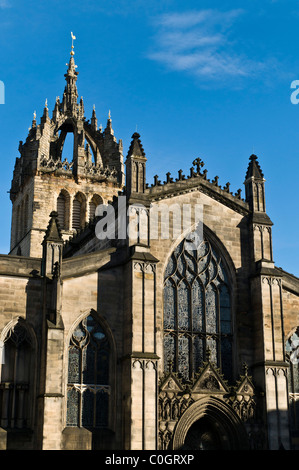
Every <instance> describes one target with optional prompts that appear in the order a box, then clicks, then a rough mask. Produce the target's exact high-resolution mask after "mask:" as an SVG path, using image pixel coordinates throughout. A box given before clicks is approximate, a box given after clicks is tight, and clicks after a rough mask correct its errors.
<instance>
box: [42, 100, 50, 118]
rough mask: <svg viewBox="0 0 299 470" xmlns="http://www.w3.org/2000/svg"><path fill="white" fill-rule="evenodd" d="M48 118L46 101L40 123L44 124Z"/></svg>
mask: <svg viewBox="0 0 299 470" xmlns="http://www.w3.org/2000/svg"><path fill="white" fill-rule="evenodd" d="M48 118H49V110H48V100H47V99H46V101H45V106H44V113H43V116H42V119H41V121H42V122H45V121H46V120H47V119H48Z"/></svg>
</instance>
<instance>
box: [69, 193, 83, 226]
mask: <svg viewBox="0 0 299 470" xmlns="http://www.w3.org/2000/svg"><path fill="white" fill-rule="evenodd" d="M85 211H86V203H85V199H84V196H83V194H81V193H78V194H76V196H75V198H74V200H73V215H72V229H73V230H80V228H82V227H84V224H85Z"/></svg>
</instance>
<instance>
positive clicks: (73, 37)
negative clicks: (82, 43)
mask: <svg viewBox="0 0 299 470" xmlns="http://www.w3.org/2000/svg"><path fill="white" fill-rule="evenodd" d="M71 37H72V50H71V55H75V52H74V40H75V39H76V36H74V35H73V33H72V32H71Z"/></svg>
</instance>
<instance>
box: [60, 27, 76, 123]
mask: <svg viewBox="0 0 299 470" xmlns="http://www.w3.org/2000/svg"><path fill="white" fill-rule="evenodd" d="M71 37H72V49H71V52H70V60H69V63H68V64H66V65H67V66H68V69H67V73H66V74H65V75H64V76H65V80H66V86H65V90H64V94H63V105H64V109H65V111H69V112H70V114H71V115H74V114H75V113H76V111H77V99H78V91H77V85H76V81H77V76H78V72H77V71H76V68H77V65H76V64H75V60H74V55H75V52H74V39H76V37H75V36H74V35H73V33H71Z"/></svg>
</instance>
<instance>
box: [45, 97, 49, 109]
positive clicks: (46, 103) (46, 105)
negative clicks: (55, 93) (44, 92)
mask: <svg viewBox="0 0 299 470" xmlns="http://www.w3.org/2000/svg"><path fill="white" fill-rule="evenodd" d="M45 108H47V109H48V99H47V98H46V101H45Z"/></svg>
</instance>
